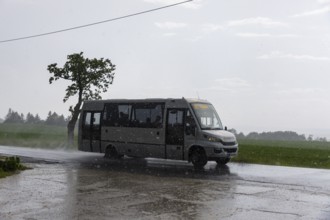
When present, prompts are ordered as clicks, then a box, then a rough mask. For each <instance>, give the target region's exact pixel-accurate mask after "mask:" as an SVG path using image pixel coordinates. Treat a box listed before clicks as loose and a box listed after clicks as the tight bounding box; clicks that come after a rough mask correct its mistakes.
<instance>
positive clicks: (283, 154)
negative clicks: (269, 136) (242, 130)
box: [232, 140, 330, 169]
mask: <svg viewBox="0 0 330 220" xmlns="http://www.w3.org/2000/svg"><path fill="white" fill-rule="evenodd" d="M232 161H235V162H241V163H254V164H266V165H278V166H294V167H310V168H326V169H330V143H329V142H307V141H298V142H295V141H258V140H242V141H241V142H239V153H238V156H237V157H235V158H233V160H232Z"/></svg>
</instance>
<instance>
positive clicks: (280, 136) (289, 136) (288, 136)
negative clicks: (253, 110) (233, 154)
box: [230, 129, 327, 141]
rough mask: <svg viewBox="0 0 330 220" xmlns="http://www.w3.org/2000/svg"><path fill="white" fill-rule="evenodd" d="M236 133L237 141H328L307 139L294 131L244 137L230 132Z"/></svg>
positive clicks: (253, 133) (252, 133)
mask: <svg viewBox="0 0 330 220" xmlns="http://www.w3.org/2000/svg"><path fill="white" fill-rule="evenodd" d="M230 131H231V132H232V133H234V134H235V135H236V137H237V139H252V140H274V141H278V140H282V141H313V140H314V141H327V139H326V138H325V137H323V138H320V137H317V138H313V135H309V136H308V137H307V138H306V136H305V135H304V134H297V133H296V132H294V131H274V132H261V133H257V132H250V133H249V134H247V135H244V134H243V133H242V132H240V133H238V132H237V131H236V130H235V129H231V130H230Z"/></svg>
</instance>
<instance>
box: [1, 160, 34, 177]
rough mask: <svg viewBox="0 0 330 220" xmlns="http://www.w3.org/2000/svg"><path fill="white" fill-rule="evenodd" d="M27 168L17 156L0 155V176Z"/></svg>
mask: <svg viewBox="0 0 330 220" xmlns="http://www.w3.org/2000/svg"><path fill="white" fill-rule="evenodd" d="M26 169H28V168H27V167H25V166H24V165H22V164H21V162H20V159H19V157H0V178H4V177H6V176H10V175H13V174H15V173H17V172H18V171H20V170H26Z"/></svg>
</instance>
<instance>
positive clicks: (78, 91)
mask: <svg viewBox="0 0 330 220" xmlns="http://www.w3.org/2000/svg"><path fill="white" fill-rule="evenodd" d="M47 69H48V71H49V72H50V73H51V74H52V76H51V77H50V78H49V83H50V84H52V83H53V82H54V81H57V80H59V79H61V80H67V81H70V82H71V84H70V85H69V86H68V87H67V88H66V90H65V92H66V93H65V96H64V98H63V102H66V101H67V100H68V99H69V98H70V97H72V96H78V100H77V103H76V105H75V106H70V108H69V111H70V112H71V116H72V117H71V120H70V121H69V123H68V141H69V145H73V135H74V128H75V124H76V122H77V120H78V116H79V114H80V107H81V104H82V102H83V101H85V100H97V99H101V93H103V92H106V91H107V90H108V88H109V86H110V85H111V84H112V82H113V78H114V70H115V65H114V64H112V63H111V61H110V60H109V59H104V58H100V59H96V58H94V59H88V58H85V57H84V56H83V52H81V53H75V54H71V55H68V56H67V62H66V63H65V64H64V66H63V67H58V65H57V63H54V64H50V65H48V68H47Z"/></svg>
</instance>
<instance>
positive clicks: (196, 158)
mask: <svg viewBox="0 0 330 220" xmlns="http://www.w3.org/2000/svg"><path fill="white" fill-rule="evenodd" d="M190 161H191V162H192V164H193V165H194V167H196V168H202V167H204V166H205V164H207V157H206V153H205V151H204V149H203V148H201V147H198V148H195V149H193V150H192V152H191V155H190Z"/></svg>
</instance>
